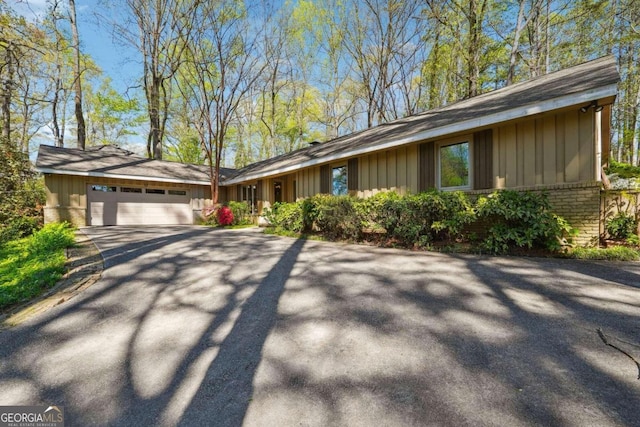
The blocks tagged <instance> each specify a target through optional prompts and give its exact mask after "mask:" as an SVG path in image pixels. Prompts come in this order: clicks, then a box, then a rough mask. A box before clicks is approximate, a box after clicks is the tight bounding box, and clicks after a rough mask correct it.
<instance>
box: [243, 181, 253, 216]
mask: <svg viewBox="0 0 640 427" xmlns="http://www.w3.org/2000/svg"><path fill="white" fill-rule="evenodd" d="M242 201H243V202H246V203H247V205H248V206H249V209H250V210H251V214H252V215H253V214H255V213H256V186H255V185H244V186H242Z"/></svg>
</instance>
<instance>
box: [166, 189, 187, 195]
mask: <svg viewBox="0 0 640 427" xmlns="http://www.w3.org/2000/svg"><path fill="white" fill-rule="evenodd" d="M169 195H171V196H186V195H187V192H186V190H169Z"/></svg>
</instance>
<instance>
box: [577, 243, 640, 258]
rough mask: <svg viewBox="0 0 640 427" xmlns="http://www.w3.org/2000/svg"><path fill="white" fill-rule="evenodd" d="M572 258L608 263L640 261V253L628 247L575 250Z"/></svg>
mask: <svg viewBox="0 0 640 427" xmlns="http://www.w3.org/2000/svg"><path fill="white" fill-rule="evenodd" d="M570 256H571V257H572V258H577V259H589V260H606V261H640V251H638V250H637V249H633V248H629V247H626V246H613V247H610V248H580V247H578V248H574V249H573V250H572V251H571V253H570Z"/></svg>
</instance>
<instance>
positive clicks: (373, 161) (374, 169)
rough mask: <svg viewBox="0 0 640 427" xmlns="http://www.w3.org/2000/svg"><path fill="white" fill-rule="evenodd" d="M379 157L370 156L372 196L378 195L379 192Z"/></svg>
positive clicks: (375, 155)
mask: <svg viewBox="0 0 640 427" xmlns="http://www.w3.org/2000/svg"><path fill="white" fill-rule="evenodd" d="M378 173H379V171H378V155H377V154H372V155H370V156H369V186H370V188H369V189H370V190H371V195H374V194H376V193H377V192H378V191H379V190H378Z"/></svg>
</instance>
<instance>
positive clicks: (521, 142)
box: [515, 123, 525, 187]
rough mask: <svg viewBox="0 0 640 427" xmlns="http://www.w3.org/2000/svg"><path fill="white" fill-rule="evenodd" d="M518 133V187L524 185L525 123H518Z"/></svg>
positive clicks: (516, 128) (516, 129) (516, 127)
mask: <svg viewBox="0 0 640 427" xmlns="http://www.w3.org/2000/svg"><path fill="white" fill-rule="evenodd" d="M515 131H516V135H515V136H516V186H517V187H522V186H523V185H524V149H525V146H524V135H525V123H518V124H517V125H516V126H515Z"/></svg>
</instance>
